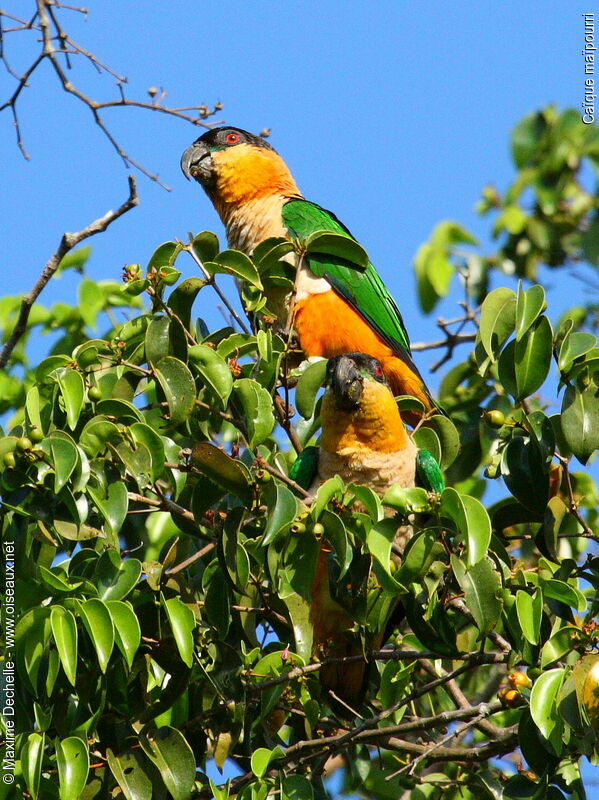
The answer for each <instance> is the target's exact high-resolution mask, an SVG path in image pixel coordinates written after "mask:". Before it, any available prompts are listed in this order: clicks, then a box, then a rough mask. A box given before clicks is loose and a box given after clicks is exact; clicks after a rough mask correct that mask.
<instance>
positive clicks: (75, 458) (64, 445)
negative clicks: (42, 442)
mask: <svg viewBox="0 0 599 800" xmlns="http://www.w3.org/2000/svg"><path fill="white" fill-rule="evenodd" d="M57 433H62V431H60V432H57V431H54V432H53V433H52V434H50V436H49V437H48V438H47V439H46V441H47V442H48V444H49V445H50V451H51V453H52V461H53V463H54V492H55V493H56V494H58V492H59V491H60V490H61V489H62V487H63V486H65V485H66V483H67V481H68V480H69V478H70V477H71V475H72V474H73V470H74V469H75V467H76V466H77V464H78V463H79V453H78V452H77V446H76V445H75V442H74V441H73V440H72V439H70V437H68V438H66V437H65V436H59V435H56V434H57Z"/></svg>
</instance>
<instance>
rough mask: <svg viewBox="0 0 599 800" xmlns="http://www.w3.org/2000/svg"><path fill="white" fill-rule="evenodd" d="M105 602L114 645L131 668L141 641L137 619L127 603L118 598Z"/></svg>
mask: <svg viewBox="0 0 599 800" xmlns="http://www.w3.org/2000/svg"><path fill="white" fill-rule="evenodd" d="M105 602H106V608H107V609H108V611H109V613H110V616H111V617H112V622H113V624H114V636H115V642H116V645H117V647H118V648H119V650H120V651H121V653H122V654H123V656H124V658H125V661H126V662H127V665H128V666H129V669H131V667H132V665H133V660H134V658H135V655H136V653H137V650H138V648H139V644H140V642H141V630H140V627H139V620H138V619H137V616H136V615H135V612H134V611H133V608H132V607H131V605H130V604H129V603H123V602H122V601H120V600H106V601H105Z"/></svg>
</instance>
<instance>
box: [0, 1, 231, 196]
mask: <svg viewBox="0 0 599 800" xmlns="http://www.w3.org/2000/svg"><path fill="white" fill-rule="evenodd" d="M36 6H37V10H36V12H35V14H34V15H33V17H32V18H31V19H30V20H29V21H26V20H21V19H19V18H17V17H14V16H12V15H11V14H9V13H8V12H6V11H0V43H1V48H0V59H1V60H2V62H3V64H4V66H5V68H6V71H7V72H8V73H9V74H10V75H11V76H12V77H13V78H15V80H16V81H17V86H16V87H15V89H14V91H13V93H12V95H11V96H10V97H9V98H8V99H7V100H6V101H5V102H4V103H3V104H2V105H0V111H3V110H4V109H8V108H10V110H11V113H12V116H13V123H14V126H15V130H16V133H17V146H18V147H19V150H20V151H21V153H22V154H23V157H24V158H26V159H29V154H28V153H27V150H26V148H25V144H24V142H23V136H22V133H21V124H20V121H19V115H18V112H17V101H18V99H19V97H20V95H21V92H22V91H23V89H24V88H26V87H28V86H29V79H30V78H31V76H32V75H33V74H34V72H35V71H36V70H37V68H38V67H39V65H40V64H41V63H42V62H43V61H45V60H48V61H49V62H50V63H51V65H52V68H53V69H54V72H55V73H56V76H57V78H58V80H59V82H60V84H61V86H62V88H63V90H64V91H65V92H67V94H71V95H73V96H74V97H76V98H77V99H78V100H80V101H81V102H82V103H83V104H84V105H85V106H87V108H89V110H90V111H91V113H92V115H93V117H94V122H95V123H96V125H97V126H98V127H99V128H100V130H101V131H102V133H103V134H104V136H105V137H106V138H107V139H108V141H109V142H110V144H111V145H112V147H113V148H114V149H115V150H116V152H117V153H118V155H119V156H120V157H121V158H122V160H123V162H124V163H125V166H127V167H129V166H133V167H135V168H136V169H138V170H139V171H140V172H141V173H142V174H144V175H145V176H146V177H147V178H150V180H152V181H155V182H156V183H158V184H159V185H160V186H162V187H163V188H164V189H168V188H169V187H168V186H166V185H165V184H164V183H162V181H161V180H160V178H159V177H158V175H155V174H153V173H152V172H150V171H149V170H147V169H146V168H145V167H144V166H142V165H141V164H140V163H139V162H138V161H136V160H135V159H134V158H132V157H131V156H130V155H129V154H128V153H127V152H126V151H125V150H124V149H123V147H122V146H121V145H120V144H119V142H118V141H117V139H116V138H115V137H114V136H113V134H112V133H111V131H110V129H109V128H108V127H107V126H106V124H105V123H104V121H103V120H102V118H101V116H100V113H99V112H100V110H102V109H104V108H124V107H132V108H141V109H144V110H148V111H159V112H161V113H162V114H168V115H169V116H173V117H176V118H178V119H183V120H185V121H186V122H190V123H191V124H192V125H195V126H200V127H203V128H206V129H210V128H211V127H213V126H214V125H215V124H219V123H216V122H213V123H207V122H205V120H206V119H208V118H209V117H211V116H213V115H214V114H216V113H217V112H218V111H220V110H221V109H222V104H221V103H215V105H214V108H212V109H209V108H208V106H206V105H205V104H201V105H198V106H185V107H181V108H170V107H168V106H163V105H161V102H162V100H163V99H164V98H165V97H166V92H165V91H164V90H160V95H159V91H158V89H156V88H154V87H151V88H150V89H148V93H149V95H150V98H151V102H142V101H140V100H130V99H129V98H127V97H125V94H124V89H123V87H124V85H125V84H126V83H127V78H126V77H124V76H122V75H119V74H118V73H117V72H116V71H115V70H114V69H112V68H111V67H109V66H108V65H106V64H104V63H103V62H102V61H100V60H99V59H98V58H97V56H96V55H95V54H94V53H91V52H90V51H89V50H86V49H85V48H84V47H82V46H81V45H79V44H77V42H75V41H74V40H73V39H72V38H71V37H70V36H69V34H68V33H67V32H66V31H65V30H64V29H63V27H62V25H61V23H60V20H59V18H58V14H57V13H56V10H55V9H67V10H71V11H77V12H80V13H83V14H87V9H85V8H78V7H76V6H69V5H64V4H61V3H58V2H56V0H36ZM2 17H5V18H7V19H11V20H13V21H16V22H18V23H19V26H18V27H12V28H3V27H2V25H1V22H2ZM24 30H36V31H39V32H40V34H41V51H40V52H39V53H38V55H37V56H36V57H35V58H34V60H33V61H32V63H31V64H30V66H29V67H28V68H27V69H26V70H25V72H24V73H23V74H22V75H20V76H19V75H17V74H16V73H15V71H14V70H13V69H12V68H11V67H10V64H9V63H8V60H7V57H6V53H5V43H6V34H7V33H17V32H19V31H24ZM71 55H72V56H81V57H83V58H84V59H85V60H87V61H89V62H90V63H91V64H92V65H93V67H94V68H95V69H96V70H97V71H98V72H99V73H100V74H103V73H107V74H108V75H110V76H111V77H112V78H114V80H115V81H116V87H117V89H118V91H119V93H120V98H119V99H117V100H109V101H104V102H98V101H97V100H95V99H94V98H92V97H89V96H88V95H86V94H85V93H84V92H83V91H81V89H79V88H78V87H77V86H75V84H73V83H72V82H71V81H70V80H69V78H68V77H67V75H66V73H65V71H64V69H63V67H62V65H61V63H60V56H64V58H65V59H66V67H67V69H71V60H70V56H71ZM158 95H159V96H158ZM187 111H191V112H196V113H195V114H188V113H185V112H187Z"/></svg>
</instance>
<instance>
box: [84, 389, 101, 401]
mask: <svg viewBox="0 0 599 800" xmlns="http://www.w3.org/2000/svg"><path fill="white" fill-rule="evenodd" d="M87 396H88V397H89V399H90V400H92V401H94V402H95V401H96V400H101V399H102V392H101V391H100V390H99V389H98V387H97V386H90V387H89V389H88V390H87Z"/></svg>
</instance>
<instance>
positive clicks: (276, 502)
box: [262, 481, 299, 545]
mask: <svg viewBox="0 0 599 800" xmlns="http://www.w3.org/2000/svg"><path fill="white" fill-rule="evenodd" d="M263 502H265V503H266V505H267V507H268V508H269V509H270V513H269V515H268V520H267V523H266V528H265V529H264V539H263V540H262V544H265V545H266V544H270V542H272V541H274V540H275V539H276V538H277V536H278V535H279V533H281V531H283V530H285V528H286V527H287V526H288V525H291V523H292V522H293V520H294V519H295V518H296V517H297V514H298V511H299V503H298V500H297V497H296V496H295V495H294V494H293V493H292V492H291V490H290V489H288V488H287V487H286V486H283V484H281V483H274V482H273V481H270V482H269V484H268V486H267V487H266V491H265V492H264V493H263Z"/></svg>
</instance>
